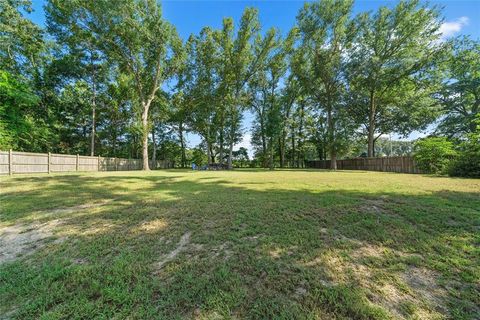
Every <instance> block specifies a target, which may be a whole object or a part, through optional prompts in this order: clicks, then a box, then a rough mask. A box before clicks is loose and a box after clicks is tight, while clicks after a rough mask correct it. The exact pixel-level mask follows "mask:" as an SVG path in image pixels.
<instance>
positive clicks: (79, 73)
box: [0, 0, 480, 169]
mask: <svg viewBox="0 0 480 320" xmlns="http://www.w3.org/2000/svg"><path fill="white" fill-rule="evenodd" d="M352 6H353V1H334V0H322V1H318V2H312V3H306V4H305V5H304V7H303V8H302V9H301V10H300V12H299V13H298V15H297V21H296V26H295V27H294V28H292V30H282V31H283V32H281V31H280V30H278V29H275V28H272V29H269V30H263V29H262V27H261V25H260V21H259V18H258V12H257V10H256V9H254V8H247V9H245V11H244V13H243V15H242V17H241V19H240V21H237V22H235V21H233V20H232V19H231V18H224V19H223V24H222V28H220V29H213V28H210V27H205V28H203V29H202V30H201V31H200V32H199V34H192V35H191V36H190V37H189V38H188V39H184V40H182V39H180V37H179V36H178V34H177V32H176V30H175V27H174V26H173V25H172V24H170V23H169V22H168V21H166V20H165V19H164V18H163V17H162V10H161V6H160V5H159V3H158V2H157V1H156V0H141V1H140V0H122V1H109V0H95V1H93V0H91V1H90V0H89V1H81V2H79V1H73V0H49V1H47V3H46V6H45V12H46V27H45V28H41V27H40V26H38V25H36V24H34V23H32V22H31V21H30V20H29V19H28V18H26V16H25V13H28V12H30V11H31V3H30V1H29V0H7V1H1V2H0V30H1V31H0V37H1V39H2V41H1V42H0V117H1V118H0V149H10V148H12V149H15V150H26V151H39V152H46V151H50V152H59V153H71V154H75V153H79V154H91V155H102V156H115V157H131V158H143V159H144V168H145V169H148V159H149V158H150V159H153V160H155V159H159V158H162V159H169V160H171V161H176V163H177V165H179V166H182V167H183V166H187V165H188V164H189V162H191V161H193V162H196V163H197V164H202V163H222V164H225V165H227V166H228V167H232V166H233V162H234V161H237V165H238V164H239V165H244V164H245V163H250V164H252V165H258V166H263V167H270V168H273V167H275V166H280V167H285V166H290V167H299V166H302V165H303V163H304V160H306V159H331V160H334V161H332V162H331V163H332V168H335V167H336V162H335V160H336V159H337V158H340V157H348V156H360V155H362V154H364V155H365V156H375V151H376V150H379V149H380V150H381V151H382V153H383V154H394V152H393V149H394V148H393V145H395V146H396V148H395V150H396V152H398V153H401V152H405V153H410V152H411V151H412V147H411V145H409V144H404V145H402V144H401V143H399V142H392V141H390V140H386V139H385V137H386V136H387V135H389V134H393V133H395V134H397V135H401V136H407V135H409V134H410V133H411V132H412V131H415V130H424V129H426V128H427V127H428V126H429V125H432V124H435V125H436V131H435V133H434V134H435V135H438V136H445V137H448V139H450V141H452V139H454V140H455V139H456V140H458V141H462V140H465V139H466V137H470V136H471V134H474V133H475V132H477V130H478V128H477V126H476V120H475V119H476V118H478V114H479V108H480V81H479V78H480V77H479V72H480V44H479V42H478V40H472V39H469V38H466V37H462V38H455V39H450V40H449V41H445V40H444V39H442V35H441V33H440V31H439V30H440V26H441V23H442V17H441V11H440V9H439V8H437V7H435V6H430V5H427V4H424V3H421V2H419V1H415V0H411V1H400V2H398V4H396V5H395V6H394V7H380V8H379V9H378V10H377V11H375V12H363V13H360V14H357V15H354V14H353V13H352ZM247 111H249V114H252V115H253V117H254V121H253V124H252V127H251V128H246V130H249V131H250V135H251V144H252V145H253V147H254V155H255V158H254V160H253V162H250V161H249V159H248V153H247V151H246V150H245V149H243V148H242V149H240V150H234V147H235V145H237V144H238V143H240V142H241V140H242V137H243V136H244V134H245V128H244V127H243V125H242V124H243V122H244V116H245V114H246V112H247ZM188 133H194V134H197V135H199V136H200V137H201V138H202V143H201V144H200V145H199V146H198V147H196V148H193V149H192V148H188V147H187V143H186V135H187V134H188ZM379 146H380V147H379ZM402 148H403V149H402ZM402 150H403V151H402Z"/></svg>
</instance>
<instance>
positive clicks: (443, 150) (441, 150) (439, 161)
mask: <svg viewBox="0 0 480 320" xmlns="http://www.w3.org/2000/svg"><path fill="white" fill-rule="evenodd" d="M414 152H415V154H414V157H415V161H416V163H417V165H418V167H419V168H420V169H421V170H422V171H425V172H427V173H436V174H441V173H445V172H446V171H447V169H448V167H449V163H450V161H451V160H452V159H453V157H454V156H455V155H456V152H455V150H454V148H453V143H452V142H451V141H449V140H447V138H444V137H429V138H424V139H420V140H418V141H417V142H416V143H415V148H414Z"/></svg>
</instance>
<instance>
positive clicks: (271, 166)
mask: <svg viewBox="0 0 480 320" xmlns="http://www.w3.org/2000/svg"><path fill="white" fill-rule="evenodd" d="M270 170H273V138H270Z"/></svg>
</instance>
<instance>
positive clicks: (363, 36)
mask: <svg viewBox="0 0 480 320" xmlns="http://www.w3.org/2000/svg"><path fill="white" fill-rule="evenodd" d="M358 21H359V24H358V25H359V33H358V37H356V39H355V45H354V46H353V47H352V50H350V52H349V57H350V58H349V71H350V81H351V89H352V90H355V91H357V92H361V93H360V95H359V96H357V98H358V99H357V101H356V102H355V103H357V104H358V106H359V108H358V111H357V112H358V113H359V114H360V115H362V116H363V117H364V119H365V121H364V124H365V127H366V130H367V139H368V156H369V157H372V156H374V143H375V140H376V139H378V137H380V136H381V134H384V133H388V131H387V132H385V130H384V129H383V128H382V126H383V124H390V125H391V124H392V123H395V122H398V121H399V120H400V119H401V117H399V114H401V115H402V116H403V117H404V119H405V117H406V119H407V120H406V121H404V122H403V124H408V122H409V121H411V123H412V124H413V123H414V122H415V121H417V123H418V124H419V125H418V126H417V127H415V126H410V128H409V129H410V131H411V130H412V129H417V128H419V127H420V128H421V127H422V126H423V127H424V126H425V124H426V122H427V121H423V122H422V121H420V120H422V118H417V119H414V118H413V117H411V118H410V117H409V116H411V115H415V114H417V115H418V114H422V116H425V115H426V114H428V107H429V106H431V105H429V102H427V101H426V100H428V96H429V94H431V93H432V92H433V90H430V93H429V88H428V86H427V83H428V82H429V81H431V80H432V79H431V78H430V77H429V76H428V74H426V73H427V72H428V71H429V70H431V68H432V67H434V66H435V63H436V58H437V55H438V53H439V52H440V51H441V49H442V48H443V45H441V44H440V42H439V33H438V29H439V27H440V18H439V12H438V10H437V9H436V8H435V7H428V6H427V5H420V1H419V0H406V1H401V2H399V3H398V4H397V5H396V6H395V8H393V9H391V8H388V7H385V6H383V7H381V8H380V9H378V11H377V12H375V13H374V14H373V15H372V14H370V13H364V14H362V15H361V16H360V17H359V19H358ZM422 82H423V83H422ZM412 84H413V85H412ZM399 95H405V96H406V95H409V96H412V97H413V96H415V95H417V96H420V95H421V96H423V97H424V99H418V100H415V99H413V100H410V102H412V103H410V104H409V105H408V106H404V107H408V108H409V110H407V111H406V112H400V113H399V112H396V111H401V108H398V107H399V101H398V99H396V97H397V96H399ZM362 96H363V97H362ZM416 101H419V102H420V103H415V102H416ZM402 102H405V101H400V103H402ZM392 108H398V109H397V110H393V109H392ZM392 111H393V112H392ZM423 119H424V120H427V119H431V116H429V117H424V118H423ZM387 127H388V126H387ZM394 129H395V127H391V126H390V127H389V128H388V129H387V130H394ZM406 131H408V130H406ZM376 134H378V136H375V135H376Z"/></svg>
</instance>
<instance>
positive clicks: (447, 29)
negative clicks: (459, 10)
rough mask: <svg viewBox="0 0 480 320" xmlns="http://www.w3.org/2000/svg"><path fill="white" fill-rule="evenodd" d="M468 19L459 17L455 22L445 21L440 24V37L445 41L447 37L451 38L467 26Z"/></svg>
mask: <svg viewBox="0 0 480 320" xmlns="http://www.w3.org/2000/svg"><path fill="white" fill-rule="evenodd" d="M469 21H470V19H469V18H468V17H465V16H464V17H460V18H458V19H457V20H455V21H447V22H444V23H442V25H441V26H440V30H439V32H440V33H441V35H442V39H446V38H448V37H451V36H453V35H454V34H455V33H458V32H460V30H462V28H463V27H465V26H466V25H468V22H469Z"/></svg>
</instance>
